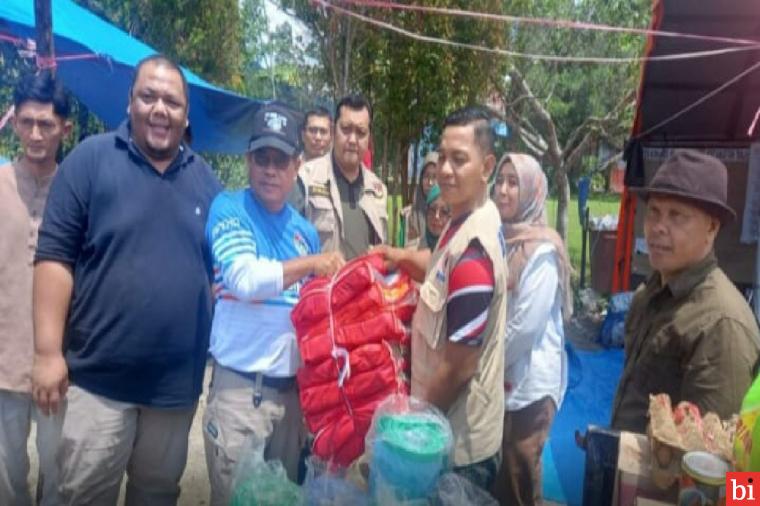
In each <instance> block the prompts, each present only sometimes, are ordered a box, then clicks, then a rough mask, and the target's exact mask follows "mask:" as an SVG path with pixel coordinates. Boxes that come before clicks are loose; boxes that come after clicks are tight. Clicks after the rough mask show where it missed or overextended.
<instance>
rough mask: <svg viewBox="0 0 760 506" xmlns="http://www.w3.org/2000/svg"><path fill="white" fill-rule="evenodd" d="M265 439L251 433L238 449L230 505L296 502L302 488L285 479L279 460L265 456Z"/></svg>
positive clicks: (280, 505) (289, 505)
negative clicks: (238, 454) (267, 459)
mask: <svg viewBox="0 0 760 506" xmlns="http://www.w3.org/2000/svg"><path fill="white" fill-rule="evenodd" d="M264 445H265V443H264V441H263V440H262V439H259V438H256V437H251V438H250V439H249V440H248V442H247V444H246V445H245V449H244V450H243V452H242V453H241V458H240V460H239V461H238V465H237V469H236V472H235V480H234V481H233V487H232V500H231V502H230V504H231V506H299V505H300V504H301V502H302V498H301V489H300V487H299V486H298V485H296V484H295V483H293V482H292V481H290V480H289V479H288V476H287V474H286V473H285V468H284V467H283V466H282V463H281V462H280V461H279V460H274V461H269V462H267V461H265V460H264Z"/></svg>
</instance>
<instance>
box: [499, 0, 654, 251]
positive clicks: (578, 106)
mask: <svg viewBox="0 0 760 506" xmlns="http://www.w3.org/2000/svg"><path fill="white" fill-rule="evenodd" d="M649 6H650V3H649V2H648V1H647V0H578V1H575V2H567V1H563V0H546V1H543V2H532V1H530V0H515V1H513V2H508V3H506V4H505V10H506V12H507V13H510V14H516V15H521V16H531V17H544V18H554V19H571V20H576V21H586V22H592V23H602V24H611V25H617V26H626V27H636V28H645V27H646V26H647V25H648V23H649V11H648V9H649ZM643 46H644V39H643V37H641V36H638V35H629V34H614V33H608V32H591V31H577V30H567V29H556V28H545V27H538V26H531V25H524V26H519V25H512V26H511V31H510V47H511V48H512V49H514V50H518V51H522V52H527V53H538V54H554V55H564V56H615V57H635V56H639V55H641V53H642V51H643ZM639 71H640V68H639V65H637V64H578V63H553V62H536V61H530V60H520V59H514V60H513V61H510V62H509V68H508V72H507V76H506V78H505V79H504V80H502V81H497V82H495V88H496V89H498V90H499V93H500V95H501V102H502V104H501V106H502V108H503V112H504V115H505V119H506V120H507V122H508V123H509V124H510V126H511V129H512V131H513V133H514V136H513V139H514V142H513V148H514V149H520V150H525V151H528V152H530V153H532V154H534V155H535V156H537V157H538V158H539V159H540V160H541V161H542V163H543V166H544V167H545V169H546V170H547V172H548V173H549V174H550V175H551V176H552V177H551V181H552V183H553V185H552V186H553V187H554V189H555V191H556V192H557V196H558V205H557V229H558V230H559V232H560V234H561V235H562V236H563V237H565V235H566V231H567V207H568V203H569V197H570V181H571V180H574V179H575V178H576V177H577V176H578V175H580V174H581V173H582V172H584V170H585V169H588V168H589V166H594V165H596V163H597V161H596V159H595V157H594V156H593V153H594V151H595V149H596V146H597V142H598V141H599V140H604V141H605V142H607V143H609V144H611V145H613V146H617V147H618V148H622V146H623V142H624V139H625V137H626V135H627V133H628V131H629V130H630V125H631V120H632V116H633V110H634V108H633V106H634V100H635V90H636V87H637V80H638V76H639Z"/></svg>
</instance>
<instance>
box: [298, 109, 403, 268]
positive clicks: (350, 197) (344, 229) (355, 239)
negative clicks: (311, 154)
mask: <svg viewBox="0 0 760 506" xmlns="http://www.w3.org/2000/svg"><path fill="white" fill-rule="evenodd" d="M371 126H372V106H371V105H370V103H369V102H368V101H367V99H366V98H364V97H362V96H360V95H349V96H347V97H343V98H342V99H341V100H340V101H339V102H338V105H337V107H336V108H335V126H334V131H335V138H334V143H333V149H332V150H331V151H330V152H329V153H327V154H326V155H324V156H322V157H319V158H315V159H313V160H310V161H308V162H306V163H305V164H304V165H303V166H302V167H301V169H300V171H299V173H298V175H299V177H300V178H301V179H302V180H303V183H304V186H305V188H306V204H305V216H306V219H307V220H309V221H310V222H311V223H312V224H313V225H314V227H315V228H316V229H317V232H319V240H320V242H321V243H322V251H324V252H327V251H340V252H341V253H342V254H343V257H344V258H345V259H346V260H351V259H353V258H356V257H358V256H361V255H363V254H365V253H366V252H367V250H368V249H369V248H370V247H371V246H375V245H379V244H387V243H388V209H387V207H388V190H387V188H386V187H385V185H384V184H383V182H382V181H381V180H380V178H378V177H377V176H376V175H375V174H374V173H373V172H372V171H371V170H369V169H368V168H367V167H365V166H364V164H363V163H362V159H363V158H364V155H365V153H366V152H367V150H368V149H369V141H370V135H371V131H372V129H371Z"/></svg>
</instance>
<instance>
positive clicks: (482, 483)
mask: <svg viewBox="0 0 760 506" xmlns="http://www.w3.org/2000/svg"><path fill="white" fill-rule="evenodd" d="M500 464H501V452H496V454H495V455H493V456H492V457H489V458H487V459H485V460H481V461H480V462H475V463H474V464H468V465H466V466H460V467H455V468H454V472H455V473H457V474H458V475H459V476H461V477H463V478H467V479H468V480H469V481H470V482H471V483H472V484H473V485H476V486H478V487H480V488H482V489H483V490H484V491H488V490H490V489H491V487H492V486H493V483H494V480H495V479H496V475H497V473H498V472H499V466H500Z"/></svg>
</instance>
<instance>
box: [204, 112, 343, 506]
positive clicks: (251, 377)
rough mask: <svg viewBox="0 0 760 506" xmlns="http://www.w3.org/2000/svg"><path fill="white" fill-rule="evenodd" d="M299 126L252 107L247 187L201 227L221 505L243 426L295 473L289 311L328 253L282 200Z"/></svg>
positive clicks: (297, 415) (297, 422) (217, 205)
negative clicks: (208, 260) (208, 259)
mask: <svg viewBox="0 0 760 506" xmlns="http://www.w3.org/2000/svg"><path fill="white" fill-rule="evenodd" d="M298 133H299V128H298V125H297V121H296V119H295V116H294V115H293V113H292V112H291V111H290V110H289V109H288V108H286V107H284V106H282V105H280V104H277V103H271V104H267V105H265V106H263V107H262V108H261V109H260V110H259V111H258V112H257V113H256V115H255V116H254V119H253V135H252V136H251V140H250V143H249V146H248V154H247V156H246V161H247V163H248V170H249V179H250V188H249V189H244V190H239V191H234V192H224V193H222V194H220V195H219V196H217V198H216V199H215V200H214V202H213V204H212V205H211V211H210V213H209V220H208V224H207V226H206V235H207V237H208V241H209V243H210V244H211V250H212V256H213V262H214V284H215V289H214V293H215V297H216V304H215V313H214V320H213V323H212V328H211V347H210V353H211V355H212V357H213V359H214V366H213V367H214V371H213V377H212V378H213V379H212V381H211V392H210V394H209V402H208V406H207V407H206V412H205V414H204V417H203V427H204V440H205V448H206V463H207V465H208V473H209V480H210V482H211V504H212V505H221V504H224V505H226V504H229V502H230V495H231V488H232V480H233V474H234V469H235V465H236V463H237V462H238V461H239V460H240V458H242V456H243V455H242V454H241V452H242V450H244V448H245V444H244V443H245V442H246V440H247V439H248V438H249V437H250V435H251V434H253V435H254V436H255V437H257V438H259V439H260V440H261V441H262V442H263V443H265V445H266V446H265V451H264V457H265V458H266V459H267V460H269V459H276V460H280V461H281V462H282V463H283V465H284V466H285V469H286V471H287V473H288V477H289V478H290V479H291V480H293V481H295V480H296V478H297V472H298V458H299V455H300V451H301V448H302V446H303V436H304V433H305V431H304V428H303V425H302V421H301V419H302V415H301V408H300V405H299V402H298V392H297V390H296V382H295V374H296V370H297V369H298V366H299V365H300V357H299V354H298V348H297V346H296V339H295V331H294V329H293V324H292V323H291V321H290V312H291V310H292V308H293V306H294V305H295V304H296V302H297V301H298V293H299V290H300V287H301V284H302V282H303V280H304V279H305V278H307V277H309V276H312V275H316V276H326V275H332V274H333V273H334V272H336V271H337V270H338V269H339V268H340V267H341V266H342V265H343V263H344V261H343V257H342V256H341V255H340V253H338V252H328V253H322V254H320V245H319V236H318V235H317V231H316V230H315V229H314V227H313V226H312V225H311V224H310V223H309V222H307V221H306V220H305V219H304V218H303V217H302V216H301V215H300V214H298V212H297V211H296V210H295V209H294V208H293V207H292V206H291V205H289V204H288V203H287V196H288V193H289V192H290V191H291V190H292V188H293V185H294V184H295V181H296V176H297V173H298V163H299V162H298V160H299V159H298V155H299V151H300V146H299V139H298Z"/></svg>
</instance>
